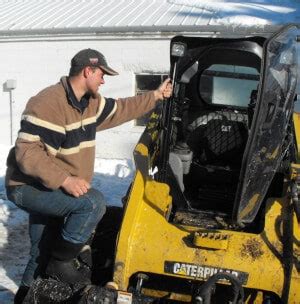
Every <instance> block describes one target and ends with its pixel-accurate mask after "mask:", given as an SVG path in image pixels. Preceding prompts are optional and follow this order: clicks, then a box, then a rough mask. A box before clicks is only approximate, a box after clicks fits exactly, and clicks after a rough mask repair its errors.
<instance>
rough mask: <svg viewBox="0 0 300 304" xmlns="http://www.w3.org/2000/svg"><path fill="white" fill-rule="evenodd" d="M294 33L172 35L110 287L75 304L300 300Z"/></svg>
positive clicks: (299, 140)
mask: <svg viewBox="0 0 300 304" xmlns="http://www.w3.org/2000/svg"><path fill="white" fill-rule="evenodd" d="M298 35H299V30H298V28H297V26H295V25H289V26H286V27H284V28H282V29H280V30H279V31H278V32H276V33H275V34H273V35H272V36H271V37H268V38H266V37H259V36H251V37H244V38H236V39H233V38H205V37H196V36H191V37H185V36H176V37H174V38H173V39H172V41H171V73H170V74H171V75H172V80H173V96H172V98H171V99H170V100H168V101H165V102H163V103H162V104H161V106H159V107H158V108H157V109H156V110H155V111H154V112H153V113H152V115H151V117H150V120H149V123H148V125H147V127H146V129H145V131H144V133H143V134H142V136H141V138H140V140H139V142H138V144H137V146H136V148H135V151H134V159H135V164H136V175H135V178H134V180H133V182H132V184H131V187H130V191H129V193H128V196H127V199H126V201H125V204H124V212H123V216H122V222H121V226H120V229H119V233H118V238H117V242H116V247H115V256H114V263H113V270H112V277H111V278H110V279H111V280H112V281H113V282H110V283H109V284H108V285H107V287H102V286H95V285H94V286H89V287H87V288H86V289H85V291H84V293H83V296H82V297H81V299H80V300H78V301H79V302H78V303H120V304H121V303H123V304H124V303H199V304H210V303H220V304H223V303H264V304H271V303H286V304H292V303H297V304H299V303H300V202H299V200H298V192H299V183H300V164H299V163H298V161H299V157H300V154H299V151H300V115H299V114H297V113H295V112H294V103H295V100H296V87H297V73H298V70H297V69H298V65H297V42H298V41H299V40H300V39H299V36H298ZM103 246H104V247H105V244H103ZM95 271H97V269H95ZM45 303H46V302H45ZM49 303H50V302H49ZM68 303H69V302H68Z"/></svg>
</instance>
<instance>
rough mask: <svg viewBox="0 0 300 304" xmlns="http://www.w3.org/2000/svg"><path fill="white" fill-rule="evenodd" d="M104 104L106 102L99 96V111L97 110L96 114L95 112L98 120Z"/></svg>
mask: <svg viewBox="0 0 300 304" xmlns="http://www.w3.org/2000/svg"><path fill="white" fill-rule="evenodd" d="M105 104H106V100H105V98H104V97H102V96H101V100H100V106H99V109H98V112H97V115H96V116H97V117H96V118H97V119H98V118H99V116H100V115H101V114H102V112H103V109H104V107H105Z"/></svg>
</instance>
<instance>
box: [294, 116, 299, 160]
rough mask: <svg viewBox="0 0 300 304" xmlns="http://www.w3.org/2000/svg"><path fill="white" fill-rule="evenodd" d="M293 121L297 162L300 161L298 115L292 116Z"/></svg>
mask: <svg viewBox="0 0 300 304" xmlns="http://www.w3.org/2000/svg"><path fill="white" fill-rule="evenodd" d="M293 121H294V129H295V135H296V142H297V150H298V151H297V152H298V153H297V159H298V162H299V160H300V113H296V112H295V113H294V114H293Z"/></svg>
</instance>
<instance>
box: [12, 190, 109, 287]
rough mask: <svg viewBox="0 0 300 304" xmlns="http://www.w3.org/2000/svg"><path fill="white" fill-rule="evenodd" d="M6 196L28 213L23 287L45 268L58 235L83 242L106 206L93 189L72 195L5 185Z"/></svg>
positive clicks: (28, 284) (100, 194)
mask: <svg viewBox="0 0 300 304" xmlns="http://www.w3.org/2000/svg"><path fill="white" fill-rule="evenodd" d="M7 197H8V199H9V200H11V201H12V202H14V203H15V204H16V205H17V206H18V207H19V208H21V209H23V210H25V211H27V212H28V213H29V235H30V241H31V250H30V259H29V262H28V264H27V267H26V269H25V272H24V274H23V278H22V282H21V285H26V286H30V285H31V283H32V282H33V280H34V279H35V278H36V277H37V276H38V275H40V274H41V273H43V271H44V270H45V267H46V265H47V262H48V259H49V254H50V252H51V247H52V244H54V242H55V240H56V239H57V237H59V234H61V236H62V237H63V238H64V239H65V240H66V241H69V242H72V243H77V244H83V243H85V242H86V241H87V240H88V239H89V238H90V236H91V235H92V233H93V231H94V230H95V228H96V226H97V224H98V223H99V221H100V220H101V218H102V216H103V215H104V213H105V209H106V206H105V201H104V197H103V195H102V193H101V192H99V191H97V190H95V189H93V188H92V189H90V190H89V191H88V192H87V193H86V194H84V195H82V196H80V197H79V198H76V197H73V196H71V195H69V194H66V193H65V192H64V191H62V190H61V189H58V190H49V189H47V188H45V187H43V186H31V185H22V186H15V187H7Z"/></svg>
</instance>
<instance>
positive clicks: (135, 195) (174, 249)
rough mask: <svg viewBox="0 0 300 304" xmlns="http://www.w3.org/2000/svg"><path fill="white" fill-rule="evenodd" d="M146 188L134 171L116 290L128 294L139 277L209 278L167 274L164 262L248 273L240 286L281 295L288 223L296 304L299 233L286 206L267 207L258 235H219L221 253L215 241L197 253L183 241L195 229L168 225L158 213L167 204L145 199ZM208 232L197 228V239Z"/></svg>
mask: <svg viewBox="0 0 300 304" xmlns="http://www.w3.org/2000/svg"><path fill="white" fill-rule="evenodd" d="M160 186H161V185H160V184H158V185H155V187H158V188H157V191H160V190H159V188H160ZM161 187H163V186H161ZM144 189H145V181H144V180H143V178H142V176H141V174H140V172H137V175H136V178H135V181H134V185H133V188H132V193H131V197H130V201H129V203H128V205H127V209H126V213H125V217H124V219H123V223H122V228H121V232H120V235H119V241H118V246H117V253H116V268H115V272H114V281H115V282H116V283H117V284H118V286H119V288H120V289H123V290H127V288H128V284H129V279H130V277H131V276H132V275H134V274H135V273H137V272H145V273H155V274H158V275H159V274H160V275H168V276H174V277H180V278H186V279H195V280H203V279H204V280H206V279H207V278H208V277H209V273H207V275H206V277H197V276H192V275H191V274H190V273H182V272H180V273H178V274H170V273H165V270H164V263H165V261H179V262H182V263H188V264H195V265H201V266H203V267H219V268H225V269H233V270H235V271H240V272H246V273H248V274H249V277H248V281H247V283H246V284H245V286H244V287H246V288H251V289H254V290H257V291H259V290H260V291H272V292H274V293H276V294H278V295H279V296H281V295H282V294H283V293H284V286H285V284H286V277H285V271H286V270H285V266H284V264H283V262H282V261H283V260H284V246H285V245H284V244H283V237H282V234H283V230H285V229H286V228H285V227H284V226H285V225H287V223H289V222H290V220H292V221H293V223H294V224H293V226H292V227H293V230H294V236H295V238H294V239H295V242H294V244H293V247H294V252H293V255H294V257H295V259H294V263H293V266H292V267H293V268H292V278H291V281H290V292H289V302H288V303H290V304H292V303H300V293H299V286H300V285H299V284H300V273H299V271H298V270H297V269H299V267H300V265H299V259H298V262H295V261H296V260H297V259H296V257H298V258H299V252H300V247H299V244H300V242H299V233H300V232H299V225H298V224H296V223H297V222H296V219H295V216H294V217H293V218H292V219H286V214H288V209H289V206H290V202H289V201H287V200H275V199H274V200H269V201H268V202H267V206H266V215H265V228H264V230H263V231H262V232H261V233H260V234H253V233H245V232H237V231H225V230H224V231H223V230H218V233H219V234H220V236H221V235H226V236H227V242H226V244H227V245H226V246H227V247H226V246H225V245H224V247H222V246H220V247H222V248H219V249H222V250H215V249H211V248H209V247H210V246H211V247H213V246H212V244H213V242H211V244H210V246H201V248H199V246H198V245H199V244H196V245H195V246H187V239H189V238H190V236H191V235H194V233H195V231H194V230H195V229H194V228H191V227H188V226H180V225H174V224H171V223H169V222H168V221H167V219H166V218H165V216H164V214H165V213H164V212H161V211H162V210H165V209H166V206H167V204H168V203H167V201H168V200H166V199H162V206H161V207H160V206H159V200H157V197H156V198H154V199H153V200H151V198H149V196H150V193H148V194H147V198H146V197H145V193H144ZM163 197H165V195H163V196H162V198H163ZM150 201H152V202H155V204H153V203H151V202H150ZM206 232H207V231H205V230H201V229H198V233H199V235H201V233H206ZM212 232H213V231H212ZM200 243H201V242H200ZM200 245H201V244H200ZM204 247H208V248H204ZM225 247H226V248H225ZM297 263H298V264H297ZM152 293H155V291H152ZM157 295H159V293H157ZM184 299H186V296H182V301H184ZM257 303H259V302H257Z"/></svg>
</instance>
